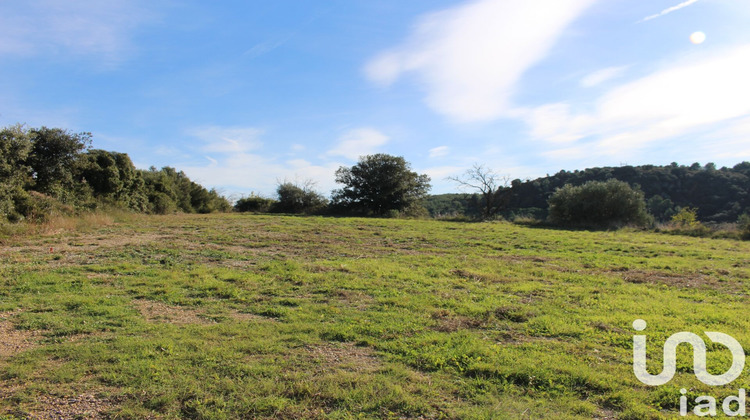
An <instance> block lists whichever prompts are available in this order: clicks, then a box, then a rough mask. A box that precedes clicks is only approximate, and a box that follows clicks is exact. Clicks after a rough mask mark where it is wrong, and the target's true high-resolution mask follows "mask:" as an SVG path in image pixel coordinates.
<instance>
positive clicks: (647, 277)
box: [616, 270, 739, 290]
mask: <svg viewBox="0 0 750 420" xmlns="http://www.w3.org/2000/svg"><path fill="white" fill-rule="evenodd" d="M616 272H618V273H622V274H621V276H622V279H623V280H625V281H626V282H628V283H634V284H644V283H646V284H663V285H666V286H670V287H680V288H703V289H722V290H726V289H730V290H738V289H739V287H738V286H739V284H737V283H734V282H721V281H719V280H718V279H716V278H714V277H711V276H707V275H704V274H697V273H696V274H680V273H667V272H663V271H649V270H617V271H616Z"/></svg>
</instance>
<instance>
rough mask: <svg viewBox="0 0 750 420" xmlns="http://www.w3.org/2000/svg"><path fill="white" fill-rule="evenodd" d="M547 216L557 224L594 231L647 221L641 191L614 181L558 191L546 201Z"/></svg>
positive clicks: (571, 186) (564, 187)
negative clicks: (588, 228) (547, 206)
mask: <svg viewBox="0 0 750 420" xmlns="http://www.w3.org/2000/svg"><path fill="white" fill-rule="evenodd" d="M549 217H550V221H552V222H553V223H556V224H559V225H567V226H583V227H597V228H609V227H620V226H624V225H628V224H633V225H639V226H643V225H646V224H647V223H648V222H649V215H648V213H647V212H646V201H645V200H644V195H643V192H642V191H641V190H638V189H633V188H632V187H631V186H630V185H629V184H628V183H627V182H622V181H618V180H615V179H610V180H608V181H605V182H600V181H590V182H587V183H585V184H583V185H581V186H577V187H576V186H573V185H570V184H566V185H565V186H563V187H562V188H559V189H558V190H557V191H555V193H554V194H552V197H550V199H549Z"/></svg>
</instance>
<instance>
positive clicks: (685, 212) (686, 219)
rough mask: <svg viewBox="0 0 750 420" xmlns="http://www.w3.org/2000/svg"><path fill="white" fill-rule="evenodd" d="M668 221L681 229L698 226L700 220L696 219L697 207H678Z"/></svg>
mask: <svg viewBox="0 0 750 420" xmlns="http://www.w3.org/2000/svg"><path fill="white" fill-rule="evenodd" d="M670 222H671V223H672V225H673V226H675V227H678V228H681V229H693V228H697V227H699V226H700V224H701V222H699V221H698V209H696V208H691V207H685V208H682V209H680V211H678V212H677V214H675V215H674V216H672V218H671V219H670Z"/></svg>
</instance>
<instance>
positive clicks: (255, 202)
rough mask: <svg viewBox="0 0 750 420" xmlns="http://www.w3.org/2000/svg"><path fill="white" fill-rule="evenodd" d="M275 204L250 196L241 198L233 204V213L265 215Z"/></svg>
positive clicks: (271, 201) (273, 201)
mask: <svg viewBox="0 0 750 420" xmlns="http://www.w3.org/2000/svg"><path fill="white" fill-rule="evenodd" d="M275 203H276V200H272V199H270V198H265V197H260V196H257V195H251V196H250V197H243V198H240V199H239V200H237V202H236V203H234V211H238V212H256V213H266V212H268V211H269V210H270V209H271V206H272V205H274V204H275Z"/></svg>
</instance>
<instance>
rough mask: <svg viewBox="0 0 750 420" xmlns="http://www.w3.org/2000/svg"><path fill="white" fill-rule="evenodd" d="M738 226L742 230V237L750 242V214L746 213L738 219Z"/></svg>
mask: <svg viewBox="0 0 750 420" xmlns="http://www.w3.org/2000/svg"><path fill="white" fill-rule="evenodd" d="M737 226H738V227H739V228H740V236H741V237H742V239H744V240H746V241H747V240H750V213H745V214H743V215H742V216H740V217H739V219H737Z"/></svg>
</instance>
